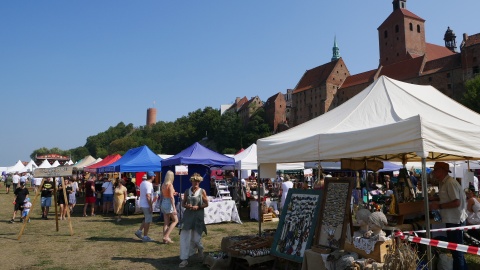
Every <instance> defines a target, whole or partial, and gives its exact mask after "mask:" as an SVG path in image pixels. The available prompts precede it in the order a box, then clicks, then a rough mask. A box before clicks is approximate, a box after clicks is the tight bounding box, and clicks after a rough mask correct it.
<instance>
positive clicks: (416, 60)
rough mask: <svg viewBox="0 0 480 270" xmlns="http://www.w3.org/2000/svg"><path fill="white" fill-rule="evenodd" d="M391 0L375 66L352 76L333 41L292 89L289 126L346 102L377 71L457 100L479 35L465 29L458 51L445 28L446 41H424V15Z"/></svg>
mask: <svg viewBox="0 0 480 270" xmlns="http://www.w3.org/2000/svg"><path fill="white" fill-rule="evenodd" d="M406 2H407V1H406V0H394V1H393V12H392V13H391V14H390V15H389V16H388V17H387V19H386V20H385V21H384V22H383V23H382V24H381V25H380V26H379V27H378V29H377V30H378V42H379V49H380V57H379V59H380V61H379V66H378V68H377V69H374V70H369V71H365V72H362V73H359V74H355V75H351V74H350V73H349V72H348V68H347V66H346V63H345V62H344V60H343V59H342V58H341V57H340V55H339V53H338V47H337V45H336V42H335V43H334V48H333V57H332V61H331V62H330V63H326V64H323V65H321V66H318V67H316V68H313V69H310V70H307V71H306V72H305V74H304V75H303V76H302V78H301V79H300V81H299V82H298V84H297V86H296V87H295V88H294V90H293V95H292V109H293V118H294V119H293V121H291V122H292V125H298V124H301V123H304V122H306V121H308V120H310V119H312V118H315V117H317V116H319V115H321V114H323V113H325V112H327V111H329V110H331V109H333V108H335V107H337V106H339V105H340V104H342V103H344V102H345V101H347V100H348V99H350V98H351V97H353V96H354V95H356V94H358V93H359V92H360V91H361V90H363V89H364V88H366V87H367V86H368V85H370V84H371V83H372V82H373V81H374V80H375V79H377V78H378V77H379V76H381V75H385V76H388V77H390V78H393V79H396V80H401V81H404V82H409V83H414V84H420V85H432V86H433V87H435V88H437V89H438V90H440V91H441V92H443V93H444V94H446V95H447V96H449V97H451V98H453V99H455V100H459V99H460V98H461V97H462V96H463V93H464V91H465V88H464V83H465V81H467V80H468V79H471V78H473V77H474V76H475V75H477V74H479V73H480V70H479V66H480V63H479V60H478V59H479V58H480V34H475V35H472V36H469V35H467V34H463V40H462V42H461V44H460V52H456V48H457V44H456V36H455V33H454V32H453V31H452V30H451V29H450V28H448V29H447V30H446V32H445V36H444V40H445V45H444V46H439V45H435V44H431V43H427V42H426V40H425V31H426V29H425V20H424V19H422V18H421V17H419V16H417V15H415V14H414V13H412V12H411V11H409V10H407V6H406Z"/></svg>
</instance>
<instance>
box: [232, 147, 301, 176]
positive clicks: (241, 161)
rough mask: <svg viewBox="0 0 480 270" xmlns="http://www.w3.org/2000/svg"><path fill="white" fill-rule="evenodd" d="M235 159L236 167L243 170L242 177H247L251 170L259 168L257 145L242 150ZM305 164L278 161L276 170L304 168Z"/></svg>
mask: <svg viewBox="0 0 480 270" xmlns="http://www.w3.org/2000/svg"><path fill="white" fill-rule="evenodd" d="M233 158H234V159H235V169H237V170H240V171H241V175H240V177H241V178H247V177H248V176H249V171H250V170H257V169H258V162H257V145H256V144H252V145H250V146H249V147H247V148H246V149H245V150H243V151H242V152H240V153H238V154H236V155H234V156H233ZM304 168H305V164H304V163H303V162H294V163H278V164H276V170H281V171H284V170H303V169H304Z"/></svg>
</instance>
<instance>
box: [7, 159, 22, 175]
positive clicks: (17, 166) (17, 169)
mask: <svg viewBox="0 0 480 270" xmlns="http://www.w3.org/2000/svg"><path fill="white" fill-rule="evenodd" d="M24 168H25V165H23V163H22V161H21V160H19V161H17V163H15V165H13V166H10V167H8V168H7V173H15V172H21V171H22V170H23V169H24Z"/></svg>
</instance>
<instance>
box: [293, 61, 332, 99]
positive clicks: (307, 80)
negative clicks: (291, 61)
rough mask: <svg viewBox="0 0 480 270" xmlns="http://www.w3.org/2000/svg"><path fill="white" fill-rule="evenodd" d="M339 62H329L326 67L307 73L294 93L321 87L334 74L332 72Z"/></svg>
mask: <svg viewBox="0 0 480 270" xmlns="http://www.w3.org/2000/svg"><path fill="white" fill-rule="evenodd" d="M338 61H339V60H336V61H332V62H328V63H326V64H324V65H321V66H318V67H316V68H312V69H310V70H307V71H305V73H304V74H303V76H302V78H301V79H300V81H299V82H298V84H297V87H295V89H294V90H293V93H294V94H295V93H298V92H301V91H304V90H307V89H311V88H314V87H316V86H319V85H321V84H322V83H323V82H325V81H326V80H327V78H328V76H329V75H330V74H331V73H332V70H333V68H334V67H335V65H336V64H337V62H338Z"/></svg>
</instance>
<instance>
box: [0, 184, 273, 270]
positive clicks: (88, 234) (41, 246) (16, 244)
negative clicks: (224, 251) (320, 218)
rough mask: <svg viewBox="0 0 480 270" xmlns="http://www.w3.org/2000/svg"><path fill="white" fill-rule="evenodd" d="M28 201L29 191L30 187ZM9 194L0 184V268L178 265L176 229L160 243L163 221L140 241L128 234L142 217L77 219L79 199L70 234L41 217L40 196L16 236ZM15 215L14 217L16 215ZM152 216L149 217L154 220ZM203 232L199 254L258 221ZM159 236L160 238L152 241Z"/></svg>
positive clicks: (251, 230) (63, 223) (198, 265)
mask: <svg viewBox="0 0 480 270" xmlns="http://www.w3.org/2000/svg"><path fill="white" fill-rule="evenodd" d="M30 193H31V196H32V201H33V195H32V193H33V192H32V191H31V190H30ZM12 201H13V193H12V192H10V194H5V188H4V187H3V185H1V186H0V209H2V210H1V211H0V220H1V221H2V222H0V239H1V243H2V248H1V250H2V251H1V255H0V256H1V264H0V265H1V266H0V268H1V269H178V264H179V263H180V259H179V254H180V249H179V244H178V243H179V235H178V230H175V231H174V233H172V240H173V241H174V242H175V243H174V244H169V245H166V244H163V243H162V241H161V239H162V233H161V232H162V228H163V222H155V223H154V224H152V226H151V227H150V233H149V235H150V237H152V238H153V239H155V240H157V241H155V242H150V243H143V242H142V241H140V240H139V239H137V238H136V237H135V235H134V232H135V230H136V229H137V228H138V227H139V225H140V223H141V221H142V218H143V215H130V216H125V217H124V218H123V219H122V221H121V222H120V223H116V222H115V219H114V218H113V216H112V215H111V214H110V216H102V215H97V216H94V217H82V209H83V199H82V198H79V200H78V202H79V203H78V204H77V206H76V207H75V209H74V213H73V215H72V217H71V224H72V229H73V235H71V234H70V227H69V222H68V220H59V221H58V231H57V227H56V221H55V219H54V213H55V210H54V208H53V207H52V208H51V210H50V213H51V216H50V219H49V220H42V219H41V211H40V198H38V200H37V201H36V203H35V204H36V205H35V206H34V209H32V210H31V211H32V212H31V219H32V220H31V222H30V223H27V226H26V228H25V231H24V233H23V235H22V236H21V238H20V240H18V236H19V233H20V230H21V227H22V224H21V223H20V222H19V219H18V218H17V219H16V222H15V223H13V224H11V223H9V220H10V219H11V216H12V211H13V205H12ZM17 217H19V216H17ZM157 217H158V214H155V217H154V218H157ZM277 224H278V223H274V222H267V223H263V225H262V228H264V229H272V228H276V227H277ZM207 229H208V235H206V236H205V235H204V236H203V244H204V246H205V253H206V254H208V253H210V252H218V251H220V244H221V240H222V238H223V237H226V236H235V235H248V234H255V233H257V232H258V222H252V221H250V220H245V221H243V224H237V223H221V224H210V225H207ZM158 240H160V241H158ZM186 269H208V267H206V266H204V265H203V264H202V262H200V261H192V262H191V263H190V264H189V265H188V266H187V267H186Z"/></svg>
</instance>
